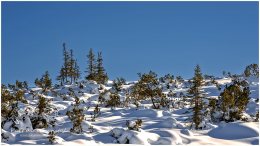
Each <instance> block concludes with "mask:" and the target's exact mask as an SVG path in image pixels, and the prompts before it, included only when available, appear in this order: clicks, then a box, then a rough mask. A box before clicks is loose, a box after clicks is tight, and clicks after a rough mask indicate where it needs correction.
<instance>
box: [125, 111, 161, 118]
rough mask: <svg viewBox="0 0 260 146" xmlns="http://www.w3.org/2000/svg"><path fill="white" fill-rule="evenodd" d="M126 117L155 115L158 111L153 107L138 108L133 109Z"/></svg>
mask: <svg viewBox="0 0 260 146" xmlns="http://www.w3.org/2000/svg"><path fill="white" fill-rule="evenodd" d="M126 116H127V117H150V118H153V117H157V116H158V112H157V111H155V110H153V109H140V110H135V111H134V112H132V113H130V114H127V115H126Z"/></svg>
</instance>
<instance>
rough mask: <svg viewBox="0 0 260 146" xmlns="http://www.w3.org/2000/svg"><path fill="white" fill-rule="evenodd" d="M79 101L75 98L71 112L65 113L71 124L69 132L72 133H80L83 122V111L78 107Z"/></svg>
mask: <svg viewBox="0 0 260 146" xmlns="http://www.w3.org/2000/svg"><path fill="white" fill-rule="evenodd" d="M79 105H80V100H79V98H78V97H76V96H75V104H74V105H73V109H72V110H71V111H67V113H66V115H67V116H68V117H69V119H70V120H71V122H72V123H73V127H72V128H71V129H70V132H73V133H77V134H78V133H82V132H83V129H82V125H81V124H82V122H83V120H84V117H85V115H84V113H83V109H82V108H80V107H79Z"/></svg>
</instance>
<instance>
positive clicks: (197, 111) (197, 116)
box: [188, 65, 204, 129]
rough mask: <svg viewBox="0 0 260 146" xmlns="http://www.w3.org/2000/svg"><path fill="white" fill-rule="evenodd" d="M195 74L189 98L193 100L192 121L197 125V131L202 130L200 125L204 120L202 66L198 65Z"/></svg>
mask: <svg viewBox="0 0 260 146" xmlns="http://www.w3.org/2000/svg"><path fill="white" fill-rule="evenodd" d="M194 71H195V73H194V77H193V78H192V81H191V83H192V85H191V87H190V89H189V91H188V93H189V95H188V97H191V98H192V100H191V101H192V105H194V106H193V108H192V110H193V117H192V121H193V123H194V124H195V129H199V128H202V127H199V125H200V123H201V122H202V118H203V113H202V110H203V103H202V102H203V100H202V98H203V96H204V94H203V91H202V89H201V86H202V85H203V84H204V81H203V76H202V73H201V70H200V66H199V65H197V66H196V67H195V70H194Z"/></svg>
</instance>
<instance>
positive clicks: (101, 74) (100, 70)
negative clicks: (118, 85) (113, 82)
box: [96, 52, 108, 84]
mask: <svg viewBox="0 0 260 146" xmlns="http://www.w3.org/2000/svg"><path fill="white" fill-rule="evenodd" d="M96 74H97V79H96V81H97V82H98V83H99V84H104V83H106V82H107V80H108V76H107V74H106V73H105V69H104V67H103V58H102V53H101V52H98V58H97V73H96Z"/></svg>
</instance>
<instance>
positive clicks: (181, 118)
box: [2, 78, 259, 145]
mask: <svg viewBox="0 0 260 146" xmlns="http://www.w3.org/2000/svg"><path fill="white" fill-rule="evenodd" d="M217 82H218V83H219V84H221V85H222V86H225V84H229V83H230V82H231V80H230V79H229V78H223V79H217ZM258 85H259V84H258V81H256V82H253V81H252V82H250V89H251V95H250V96H251V100H250V102H249V104H248V107H247V109H246V112H247V113H248V114H255V113H256V111H258V107H259V104H258V103H256V102H255V99H257V98H259V94H258V92H259V91H258V87H259V86H258ZM129 86H131V84H130V85H124V88H125V89H127V88H128V87H129ZM110 87H111V82H109V84H108V85H107V86H106V87H105V88H106V89H109V88H110ZM68 88H72V89H74V91H82V92H83V94H79V95H78V96H79V98H80V99H81V100H82V101H84V103H83V104H82V106H83V107H86V109H85V111H84V113H85V115H86V117H85V120H84V122H83V124H82V126H83V131H84V132H83V134H72V133H70V128H71V127H72V123H71V121H70V120H69V119H68V117H67V116H66V112H67V110H69V109H70V108H71V104H72V103H73V99H72V98H71V97H69V96H68V98H67V99H66V100H63V99H62V98H61V97H56V96H54V95H52V94H49V95H48V96H47V95H46V96H45V97H46V98H50V99H52V100H53V101H52V102H51V104H52V106H53V107H55V108H57V113H56V115H55V118H56V120H57V122H56V126H55V127H54V128H46V129H34V130H28V129H27V130H28V131H27V132H25V131H23V132H22V131H20V132H17V131H16V132H13V131H11V130H10V128H9V127H10V125H9V126H8V124H7V125H4V128H3V129H2V133H4V134H5V135H8V136H9V140H8V141H2V144H26V145H30V144H50V143H49V141H48V139H47V136H48V132H49V131H50V130H55V131H56V133H57V136H56V139H57V143H58V144H70V145H75V144H84V145H95V144H111V145H114V143H116V142H117V143H125V142H126V141H128V142H129V143H130V144H145V145H150V144H151V145H161V144H164V145H165V144H166V145H176V144H178V145H182V144H183V145H193V144H197V145H251V144H255V145H258V144H259V122H242V121H236V122H231V123H223V122H221V123H220V124H212V125H211V126H210V128H208V129H206V130H191V129H190V127H189V125H188V123H187V121H186V119H187V118H188V117H190V113H186V110H187V109H188V108H189V107H188V106H186V107H184V108H170V109H159V110H156V109H152V108H151V103H149V102H147V103H145V102H144V103H143V104H142V106H141V107H139V108H138V109H137V108H136V107H135V105H131V104H130V105H129V106H128V107H124V108H123V107H121V108H120V107H119V108H115V109H111V108H106V107H101V115H100V116H99V117H97V118H96V121H95V122H92V121H91V120H90V119H91V115H90V113H92V112H93V110H94V107H95V105H96V104H97V103H98V96H99V95H98V85H96V84H92V83H86V84H85V87H84V89H79V88H78V86H74V85H67V86H65V87H63V88H58V89H56V92H58V93H64V94H66V93H67V92H68ZM203 88H204V90H205V91H206V92H207V96H208V97H212V98H215V97H217V96H218V95H219V93H220V92H221V91H219V90H217V88H216V87H215V86H212V85H209V86H205V87H203ZM33 90H35V91H37V90H40V89H38V88H33ZM186 91H187V88H186V87H185V86H184V85H180V86H178V88H174V89H173V92H175V93H179V92H186ZM165 92H166V93H167V92H168V90H165ZM121 98H124V95H123V94H122V96H121ZM26 99H27V100H28V101H29V103H28V104H21V105H20V110H21V111H23V110H25V109H26V107H32V109H33V108H34V107H35V106H36V103H37V101H38V99H37V98H36V99H33V97H32V96H31V95H30V94H27V95H26ZM87 107H90V108H87ZM32 111H33V110H32ZM136 119H142V120H143V124H142V126H141V130H140V131H130V130H127V127H126V126H125V124H126V120H130V121H134V120H136ZM25 121H26V120H25ZM28 123H29V122H28V121H27V122H20V125H21V129H22V128H23V127H25V126H26V125H27V126H28V125H29V127H30V124H28ZM91 125H92V126H93V128H94V130H93V131H91V130H90V129H89V127H90V126H91ZM29 129H31V128H29Z"/></svg>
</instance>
